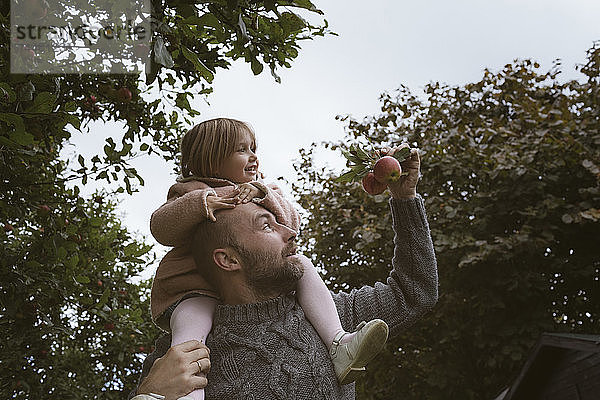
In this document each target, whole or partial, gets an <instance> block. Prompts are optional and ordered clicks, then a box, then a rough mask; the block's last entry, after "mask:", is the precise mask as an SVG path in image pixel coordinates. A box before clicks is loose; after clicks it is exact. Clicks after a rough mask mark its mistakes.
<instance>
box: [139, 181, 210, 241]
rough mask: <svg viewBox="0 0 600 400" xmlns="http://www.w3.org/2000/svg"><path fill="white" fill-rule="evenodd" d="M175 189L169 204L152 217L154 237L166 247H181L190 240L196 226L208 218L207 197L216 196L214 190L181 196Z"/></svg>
mask: <svg viewBox="0 0 600 400" xmlns="http://www.w3.org/2000/svg"><path fill="white" fill-rule="evenodd" d="M175 187H176V185H173V186H172V187H171V189H170V190H169V195H168V199H167V202H166V203H165V204H163V205H162V206H160V208H158V209H157V210H156V211H154V212H153V213H152V216H151V217H150V232H152V236H154V238H155V239H156V241H157V242H159V243H160V244H162V245H165V246H181V245H183V244H185V243H186V242H187V241H188V240H189V239H190V236H191V234H192V233H193V230H194V228H195V227H196V225H198V224H199V223H201V222H202V221H204V220H205V219H206V218H207V215H208V209H207V204H206V198H207V196H210V195H214V194H216V193H215V191H214V189H212V188H206V189H198V190H192V191H190V192H187V193H185V194H181V193H178V191H177V190H176V189H175Z"/></svg>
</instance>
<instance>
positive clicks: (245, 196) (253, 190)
mask: <svg viewBox="0 0 600 400" xmlns="http://www.w3.org/2000/svg"><path fill="white" fill-rule="evenodd" d="M237 187H238V189H239V191H240V194H238V196H237V198H238V204H239V203H244V204H245V203H248V202H250V201H252V199H253V198H255V197H262V196H264V193H263V192H262V190H260V189H259V188H257V187H256V186H254V185H253V184H251V183H248V182H247V183H240V184H239V185H237Z"/></svg>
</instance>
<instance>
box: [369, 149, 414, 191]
mask: <svg viewBox="0 0 600 400" xmlns="http://www.w3.org/2000/svg"><path fill="white" fill-rule="evenodd" d="M404 147H408V144H406V143H403V144H402V145H400V147H395V148H393V149H389V148H384V149H383V150H381V151H380V152H379V153H380V154H381V156H382V157H383V156H386V155H387V156H391V155H393V154H394V153H395V152H396V151H398V150H400V149H402V148H404ZM400 165H401V166H402V172H403V173H404V172H408V175H402V176H400V179H398V180H397V181H395V182H391V183H389V184H388V188H389V189H390V193H391V194H392V197H393V198H395V199H414V198H415V196H416V195H417V182H418V181H419V174H420V173H421V159H420V158H419V152H418V150H417V149H411V150H410V156H409V157H408V159H406V160H405V161H404V162H402V163H400Z"/></svg>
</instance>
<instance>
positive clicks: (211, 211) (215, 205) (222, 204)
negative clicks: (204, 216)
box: [206, 190, 239, 222]
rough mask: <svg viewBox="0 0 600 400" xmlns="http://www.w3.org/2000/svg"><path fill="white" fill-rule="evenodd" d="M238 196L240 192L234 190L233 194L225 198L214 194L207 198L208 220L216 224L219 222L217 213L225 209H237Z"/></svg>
mask: <svg viewBox="0 0 600 400" xmlns="http://www.w3.org/2000/svg"><path fill="white" fill-rule="evenodd" d="M238 194H239V191H237V190H234V191H233V192H232V193H231V194H228V195H227V196H224V197H221V196H219V195H212V194H211V195H208V196H206V209H207V210H208V218H210V220H211V221H212V222H215V221H216V220H217V218H216V217H215V211H217V210H221V209H224V208H235V205H236V204H237V203H238V198H237V197H238Z"/></svg>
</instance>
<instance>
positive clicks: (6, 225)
mask: <svg viewBox="0 0 600 400" xmlns="http://www.w3.org/2000/svg"><path fill="white" fill-rule="evenodd" d="M13 229H15V227H14V226H12V225H11V224H4V232H11V231H12V230H13Z"/></svg>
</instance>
